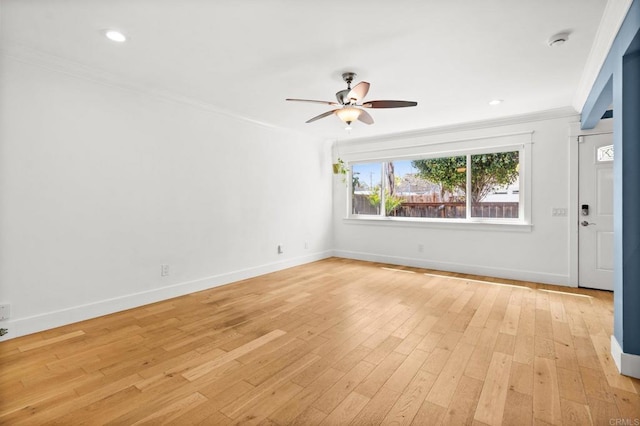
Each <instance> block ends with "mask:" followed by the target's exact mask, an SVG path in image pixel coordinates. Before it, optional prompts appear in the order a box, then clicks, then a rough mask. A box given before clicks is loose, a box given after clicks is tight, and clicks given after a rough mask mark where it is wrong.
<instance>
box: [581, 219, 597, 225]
mask: <svg viewBox="0 0 640 426" xmlns="http://www.w3.org/2000/svg"><path fill="white" fill-rule="evenodd" d="M580 225H582V226H589V225H595V223H589V222H587V221H586V220H583V221H582V222H580Z"/></svg>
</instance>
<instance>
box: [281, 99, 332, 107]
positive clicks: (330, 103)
mask: <svg viewBox="0 0 640 426" xmlns="http://www.w3.org/2000/svg"><path fill="white" fill-rule="evenodd" d="M285 100H287V101H294V102H313V103H314V104H325V105H336V106H337V105H340V104H339V103H336V102H329V101H314V100H312V99H291V98H287V99H285Z"/></svg>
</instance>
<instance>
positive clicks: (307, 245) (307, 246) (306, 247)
mask: <svg viewBox="0 0 640 426" xmlns="http://www.w3.org/2000/svg"><path fill="white" fill-rule="evenodd" d="M304 248H305V250H306V249H308V248H309V241H305V242H304Z"/></svg>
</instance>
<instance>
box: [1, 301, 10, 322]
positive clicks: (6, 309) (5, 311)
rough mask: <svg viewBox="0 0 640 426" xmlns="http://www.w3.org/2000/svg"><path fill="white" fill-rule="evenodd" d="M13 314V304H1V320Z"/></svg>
mask: <svg viewBox="0 0 640 426" xmlns="http://www.w3.org/2000/svg"><path fill="white" fill-rule="evenodd" d="M10 316H11V305H9V304H4V305H0V321H1V320H6V319H9V317H10Z"/></svg>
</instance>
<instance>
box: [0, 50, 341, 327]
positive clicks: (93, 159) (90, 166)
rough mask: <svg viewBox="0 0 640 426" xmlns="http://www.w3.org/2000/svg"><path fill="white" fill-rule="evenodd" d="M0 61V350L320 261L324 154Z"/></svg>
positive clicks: (326, 229) (113, 89) (181, 108)
mask: <svg viewBox="0 0 640 426" xmlns="http://www.w3.org/2000/svg"><path fill="white" fill-rule="evenodd" d="M0 59H1V60H2V66H1V67H0V73H1V74H0V94H1V96H0V303H10V304H11V319H10V320H9V321H2V322H1V323H0V326H2V327H4V328H8V329H9V331H10V333H9V334H8V335H7V336H5V337H4V338H5V339H6V338H12V337H16V336H19V335H22V334H28V333H31V332H34V331H38V330H42V329H46V328H52V327H54V326H58V325H61V324H67V323H70V322H74V321H78V320H81V319H85V318H90V317H94V316H98V315H102V314H105V313H109V312H113V311H117V310H120V309H125V308H129V307H132V306H138V305H141V304H144V303H148V302H152V301H156V300H161V299H164V298H168V297H173V296H176V295H181V294H185V293H189V292H192V291H197V290H200V289H204V288H208V287H212V286H215V285H220V284H224V283H228V282H231V281H234V280H237V279H242V278H246V277H250V276H255V275H259V274H261V273H266V272H270V271H274V270H278V269H282V268H285V267H289V266H293V265H297V264H301V263H305V262H309V261H313V260H316V259H320V258H323V257H326V256H328V255H330V253H331V252H330V249H331V245H332V241H331V237H332V233H331V227H332V222H331V221H332V218H331V203H332V200H331V181H332V175H331V158H330V157H331V155H330V148H329V146H328V145H327V144H326V143H323V142H321V141H318V140H311V139H309V138H305V137H303V136H300V135H297V134H293V133H288V132H285V131H283V130H278V129H272V128H268V127H265V126H261V125H259V124H254V123H251V122H248V121H246V120H241V119H238V118H234V117H231V116H228V115H224V114H220V113H217V112H214V111H210V110H207V109H205V108H201V107H197V106H194V105H189V104H187V103H183V102H178V101H174V100H170V99H167V98H160V97H154V96H151V95H149V94H148V93H143V92H141V91H136V90H131V89H126V88H123V87H118V86H114V85H109V84H104V83H103V82H99V81H98V80H92V79H87V78H78V77H77V76H74V75H70V74H69V73H67V72H60V70H55V69H47V68H45V67H42V66H40V65H35V64H32V63H27V62H23V61H20V60H15V59H14V58H12V57H8V56H3V57H1V58H0ZM305 242H306V243H307V247H308V248H305ZM278 244H283V245H284V248H285V252H284V254H281V255H278V254H277V250H276V246H277V245H278ZM161 264H168V265H170V275H169V276H166V277H161V276H160V265H161Z"/></svg>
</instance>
